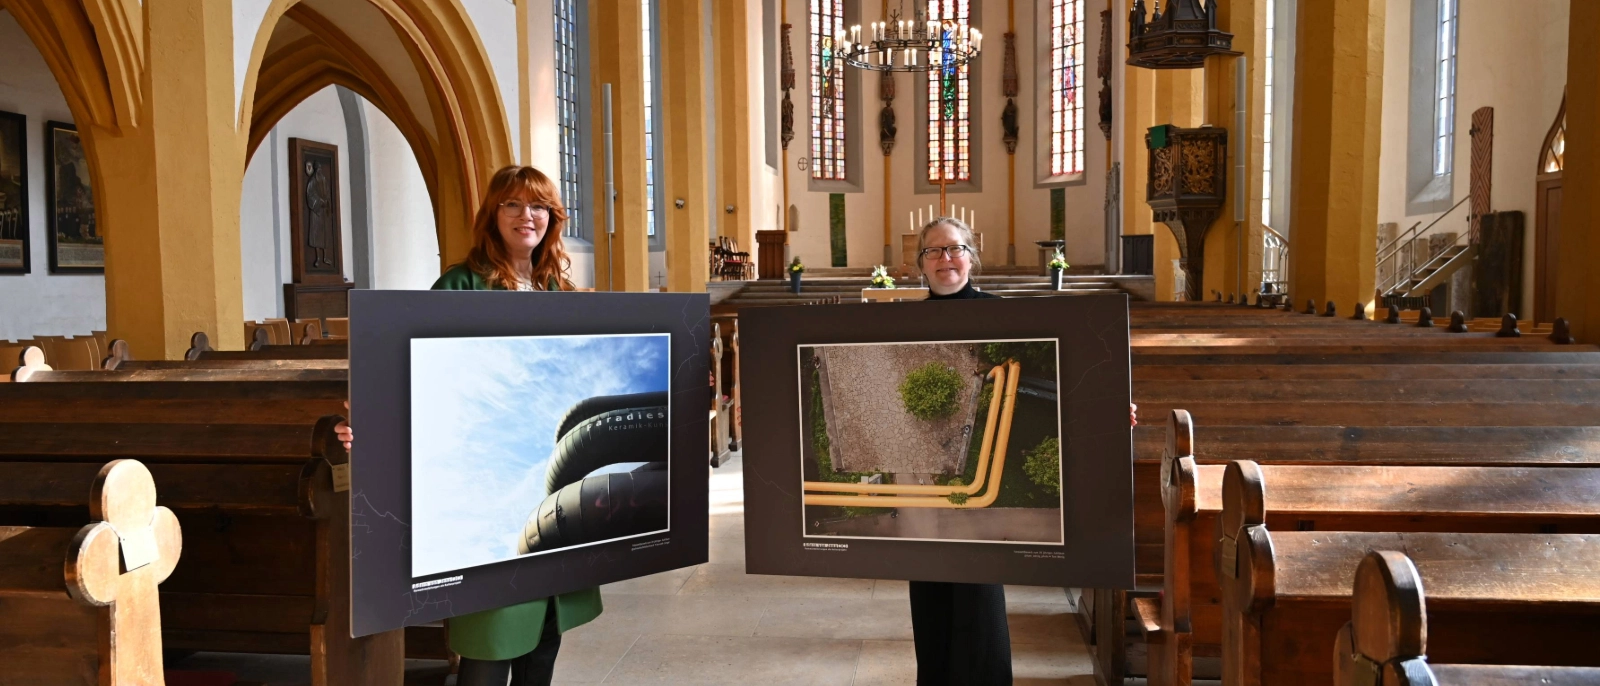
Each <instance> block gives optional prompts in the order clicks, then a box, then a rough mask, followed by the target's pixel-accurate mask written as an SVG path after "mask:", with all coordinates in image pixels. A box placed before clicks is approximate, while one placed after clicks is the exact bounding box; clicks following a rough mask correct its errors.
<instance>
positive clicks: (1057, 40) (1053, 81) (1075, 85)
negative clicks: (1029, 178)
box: [1050, 0, 1270, 175]
mask: <svg viewBox="0 0 1600 686" xmlns="http://www.w3.org/2000/svg"><path fill="white" fill-rule="evenodd" d="M1269 1H1270V0H1269ZM1082 171H1083V0H1051V2H1050V174H1051V175H1058V174H1078V173H1081V172H1082Z"/></svg>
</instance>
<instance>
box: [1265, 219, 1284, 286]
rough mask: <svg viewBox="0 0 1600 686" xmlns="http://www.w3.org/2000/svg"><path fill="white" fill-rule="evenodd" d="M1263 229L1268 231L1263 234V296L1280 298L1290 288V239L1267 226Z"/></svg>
mask: <svg viewBox="0 0 1600 686" xmlns="http://www.w3.org/2000/svg"><path fill="white" fill-rule="evenodd" d="M1261 228H1263V229H1266V231H1263V232H1262V233H1261V294H1262V295H1270V296H1279V295H1282V294H1283V293H1284V292H1285V290H1287V289H1288V287H1289V239H1288V237H1286V236H1284V235H1283V234H1281V233H1278V232H1277V231H1275V230H1273V228H1272V227H1270V226H1267V225H1265V224H1262V225H1261ZM1271 300H1272V301H1274V302H1276V300H1277V298H1276V297H1273V298H1271Z"/></svg>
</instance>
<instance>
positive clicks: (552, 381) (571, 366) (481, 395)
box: [411, 334, 671, 578]
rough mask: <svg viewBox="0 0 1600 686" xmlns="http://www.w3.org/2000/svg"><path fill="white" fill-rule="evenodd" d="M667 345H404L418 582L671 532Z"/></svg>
mask: <svg viewBox="0 0 1600 686" xmlns="http://www.w3.org/2000/svg"><path fill="white" fill-rule="evenodd" d="M668 344H669V339H668V336H667V335H664V334H663V335H655V334H651V335H598V336H538V337H516V338H448V339H413V340H412V360H413V369H412V389H411V390H412V404H411V411H412V424H411V426H412V461H411V470H412V480H411V490H412V519H413V521H412V550H411V558H412V561H411V564H412V575H413V578H415V577H419V576H425V575H428V574H438V573H442V572H450V571H455V570H460V569H466V568H469V567H474V566H478V565H483V564H489V563H494V562H500V561H503V560H510V559H516V558H518V557H522V556H526V555H537V554H542V553H548V552H551V551H554V550H560V549H564V548H572V547H575V546H583V545H591V544H596V543H602V542H605V541H614V540H618V539H623V538H628V537H632V536H640V535H645V534H652V533H657V532H664V531H667V530H668V529H669V522H668V493H667V492H668V483H669V474H670V469H669V466H670V460H669V459H668V453H669V450H670V447H669V441H668V426H669V418H668V391H667V389H668V385H669V383H670V378H671V377H670V370H669V359H670V358H669V355H668ZM441 359H445V360H450V361H451V363H450V364H449V365H439V364H437V363H436V361H437V360H441Z"/></svg>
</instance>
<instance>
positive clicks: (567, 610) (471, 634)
mask: <svg viewBox="0 0 1600 686" xmlns="http://www.w3.org/2000/svg"><path fill="white" fill-rule="evenodd" d="M566 224H567V210H566V207H564V206H562V204H561V196H560V193H559V191H557V190H556V185H555V183H554V182H552V181H551V180H550V177H548V176H545V175H544V173H543V172H540V171H539V170H537V169H534V168H533V167H519V166H514V165H513V166H509V167H506V168H504V169H501V170H500V171H498V172H495V175H494V178H493V179H491V180H490V181H489V191H488V193H486V194H485V196H484V199H483V204H482V205H481V206H480V207H479V208H478V216H477V218H476V220H474V221H473V222H472V249H471V250H470V251H468V252H467V260H466V261H465V262H462V263H461V264H457V265H455V266H453V267H451V268H449V269H446V270H445V272H444V274H443V275H442V276H440V277H439V280H438V281H436V282H434V284H433V290H436V291H437V290H444V291H491V290H493V291H498V290H506V291H570V290H572V288H573V286H572V280H571V279H570V278H568V275H567V271H568V268H569V266H570V265H571V260H569V259H568V258H567V252H566V250H564V249H562V245H561V233H562V229H564V228H565V227H566ZM600 610H601V605H600V589H598V588H590V589H585V590H582V591H574V592H572V593H563V594H561V595H558V596H556V597H554V598H541V599H539V600H534V601H531V602H527V603H522V604H520V605H512V606H510V607H502V608H500V609H497V610H486V611H483V612H474V613H472V614H469V615H462V616H460V617H455V618H453V619H451V620H450V649H451V650H453V651H455V652H456V653H457V654H459V655H461V671H460V674H459V675H458V676H457V677H456V683H457V684H458V686H490V685H492V686H506V683H507V679H510V683H511V686H533V685H535V684H540V685H543V684H549V683H550V679H551V676H552V675H553V674H554V673H555V666H556V652H557V651H559V650H560V649H561V634H562V633H565V632H566V631H568V630H570V629H572V628H573V627H576V626H579V625H581V624H584V623H587V622H589V621H590V620H592V619H594V618H595V617H596V616H598V615H599V614H600Z"/></svg>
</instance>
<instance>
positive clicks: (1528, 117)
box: [1378, 0, 1571, 314]
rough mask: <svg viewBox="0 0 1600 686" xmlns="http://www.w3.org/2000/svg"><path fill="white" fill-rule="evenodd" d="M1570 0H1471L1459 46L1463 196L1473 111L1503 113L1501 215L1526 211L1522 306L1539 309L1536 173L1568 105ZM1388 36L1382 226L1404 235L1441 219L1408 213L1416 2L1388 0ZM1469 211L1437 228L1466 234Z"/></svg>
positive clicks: (1458, 191) (1497, 197)
mask: <svg viewBox="0 0 1600 686" xmlns="http://www.w3.org/2000/svg"><path fill="white" fill-rule="evenodd" d="M1570 8H1571V6H1570V4H1569V3H1568V1H1567V0H1523V1H1521V2H1514V3H1512V2H1504V1H1503V0H1461V5H1460V13H1459V14H1458V17H1459V19H1460V38H1459V42H1458V43H1457V47H1456V59H1457V69H1458V76H1457V78H1456V145H1455V177H1454V191H1455V194H1454V198H1453V199H1452V203H1454V202H1455V201H1458V200H1460V199H1462V198H1464V197H1466V196H1467V194H1468V190H1469V188H1470V184H1471V172H1470V168H1471V160H1472V138H1471V136H1469V135H1468V133H1467V132H1468V131H1469V130H1471V128H1472V112H1473V111H1474V110H1476V109H1478V108H1479V107H1486V106H1487V107H1493V108H1494V187H1493V191H1492V192H1491V195H1490V197H1491V200H1492V205H1493V209H1494V210H1495V211H1509V210H1518V211H1521V212H1522V213H1523V215H1524V222H1525V229H1524V231H1525V238H1524V249H1523V269H1524V272H1523V280H1522V284H1523V296H1522V310H1523V312H1525V313H1530V314H1531V313H1532V311H1533V286H1534V283H1533V281H1534V267H1535V265H1536V264H1537V260H1536V256H1535V255H1534V226H1535V219H1536V218H1535V212H1536V207H1535V205H1534V202H1535V199H1534V187H1535V186H1534V183H1535V182H1534V176H1535V174H1536V170H1537V167H1538V155H1539V146H1540V145H1541V144H1542V143H1543V142H1544V135H1545V133H1546V132H1547V131H1548V130H1549V128H1550V124H1551V123H1552V122H1553V121H1555V116H1556V111H1557V110H1558V109H1559V108H1560V106H1561V95H1562V93H1563V92H1564V90H1565V88H1566V82H1567V20H1568V14H1569V12H1570ZM1387 12H1388V14H1387V17H1386V20H1385V28H1384V31H1385V34H1384V69H1383V133H1382V148H1381V153H1380V157H1379V182H1378V183H1379V185H1378V222H1379V223H1383V222H1395V223H1398V224H1399V225H1400V229H1401V230H1404V229H1406V228H1409V227H1410V226H1411V225H1412V224H1414V223H1416V222H1418V221H1421V222H1422V225H1423V226H1427V225H1428V223H1429V222H1431V221H1433V220H1434V219H1435V218H1437V217H1438V216H1439V214H1440V213H1429V214H1421V215H1407V214H1406V142H1407V141H1406V136H1407V115H1408V112H1409V103H1408V96H1409V92H1410V91H1409V88H1410V62H1411V57H1410V53H1411V48H1410V40H1411V38H1410V36H1411V0H1388V6H1387ZM1466 213H1467V208H1466V207H1462V208H1460V209H1457V210H1456V211H1455V212H1454V213H1452V214H1451V215H1450V217H1448V218H1446V219H1445V220H1443V221H1441V222H1440V223H1439V224H1438V226H1436V227H1434V229H1433V230H1434V231H1440V230H1444V231H1459V232H1464V231H1466Z"/></svg>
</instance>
